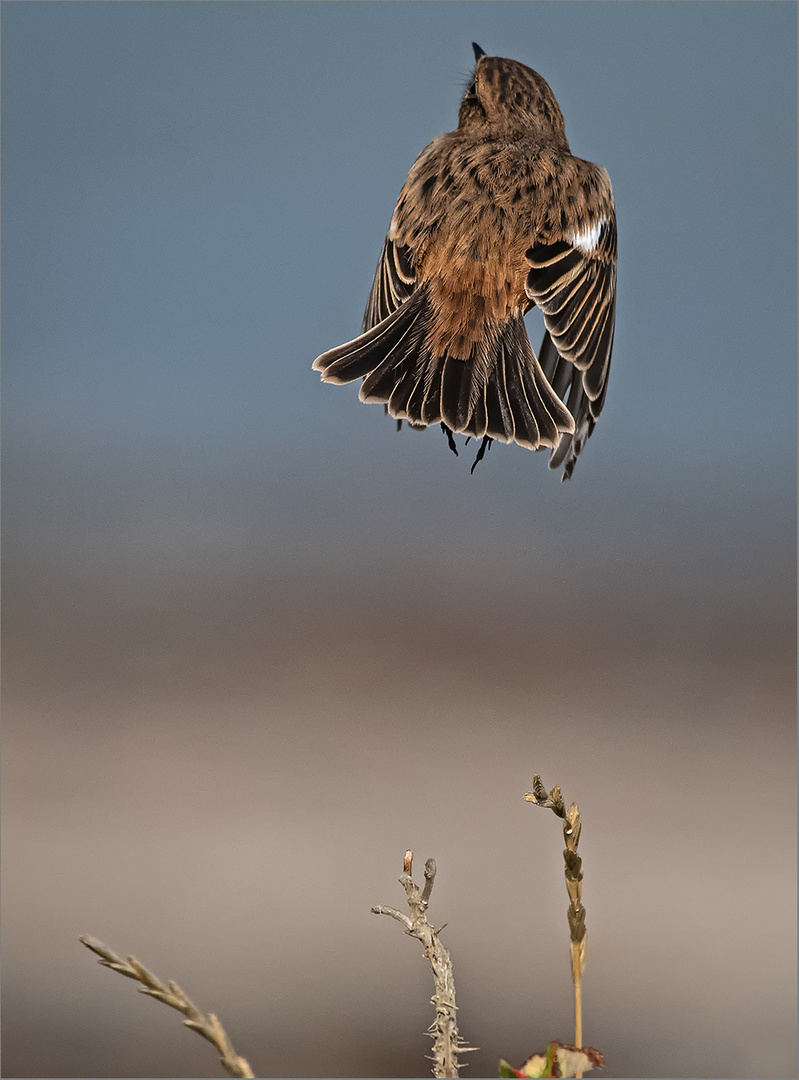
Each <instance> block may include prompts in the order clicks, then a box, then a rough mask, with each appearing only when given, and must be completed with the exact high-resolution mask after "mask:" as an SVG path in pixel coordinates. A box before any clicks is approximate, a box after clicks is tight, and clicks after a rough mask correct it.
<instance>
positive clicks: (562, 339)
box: [313, 43, 617, 480]
mask: <svg viewBox="0 0 799 1080" xmlns="http://www.w3.org/2000/svg"><path fill="white" fill-rule="evenodd" d="M472 47H473V49H474V56H475V66H474V71H473V73H472V76H471V78H470V80H469V82H468V85H467V86H466V89H465V91H464V93H463V97H462V100H461V104H460V110H459V113H458V127H457V129H456V130H455V131H451V132H447V133H445V134H443V135H439V136H437V137H436V138H434V139H433V141H432V142H430V143H429V144H428V145H427V146H426V147H425V148H424V150H422V152H421V154H419V156H418V157H417V159H416V161H415V162H414V164H413V166H412V167H411V170H410V173H409V174H408V178H407V179H406V181H405V183H404V185H403V187H402V190H401V191H400V194H399V198H398V200H397V204H396V208H395V210H394V214H393V217H392V219H391V225H390V227H389V230H388V234H387V236H386V238H385V241H384V243H383V250H382V253H381V255H380V259H379V262H378V265H377V270H376V271H375V275H374V281H373V283H372V288H371V292H370V294H369V300H368V303H367V305H366V312H365V314H364V318H363V324H362V328H361V334H360V336H358V337H356V338H354V339H353V340H352V341H349V342H347V343H346V344H344V345H340V346H338V347H337V348H335V349H331V350H330V351H328V352H325V353H323V354H322V355H321V356H318V357H317V358H316V360H315V361H314V363H313V368H314V369H315V370H316V371H319V372H321V376H322V381H323V382H329V383H334V384H343V383H349V382H352V381H354V380H356V379H361V380H362V383H361V387H360V391H359V397H360V399H361V401H365V402H377V403H382V404H383V405H384V407H385V411H386V412H387V413H388V414H389V415H390V416H392V417H394V418H395V419H396V420H397V426H398V427H401V426H402V421H403V420H404V421H406V422H407V423H408V424H409V425H410V426H411V427H412V428H426V427H430V426H433V425H440V426H441V429H442V431H443V432H444V434H445V435H446V437H447V441H448V444H449V447H450V449H451V450H453V451H454V453H455V454H457V453H458V450H457V445H456V443H455V440H454V438H453V435H454V434H457V433H460V434H464V435H466V436H467V442H468V440H469V438H474V439H475V440H478V439H479V440H481V443H480V448H479V450H478V453H477V457H476V459H475V461H474V464H473V465H472V472H474V469H475V466H476V465H477V463H478V462H479V461H480V460H481V459H482V458H483V457H484V455H485V452H486V449H487V448H489V447H490V446H491V444H492V442H493V441H494V440H498V441H500V442H503V443H514V442H515V443H517V444H518V445H520V446H522V447H526V448H527V449H528V450H533V451H538V450H542V449H545V448H548V449H549V450H550V459H549V467H550V469H558V468H561V467H562V469H563V472H562V476H561V479H562V480H567V479H569V478H570V477H571V475H572V473H573V471H574V467H575V463H576V461H577V457H578V456H579V454H580V453H581V451H582V450H583V447H584V446H585V443H586V440H587V439H588V438H589V436H590V435H591V433H592V432H593V430H594V426H595V424H596V421H597V419H598V418H599V415H600V413H601V411H602V407H603V405H604V403H605V395H606V391H607V385H608V373H609V370H610V359H611V353H612V350H613V337H614V330H615V320H616V314H615V313H616V256H617V237H616V211H615V205H614V201H613V191H612V187H611V182H610V177H609V175H608V173H607V171H606V170H605V169H604V168H602V167H601V166H599V165H595V164H593V163H592V162H590V161H584V160H582V159H581V158H578V157H575V156H573V155H572V153H571V150H570V148H569V143H568V141H567V139H566V133H565V126H564V120H563V114H562V112H561V110H560V107H559V105H558V103H557V101H556V100H555V95H554V94H553V92H552V90H551V89H550V87H549V85H548V83H547V82H546V81H545V80H544V78H543V77H542V76H541V75H539V74H538V72H536V71H533V69H532V68H529V67H527V66H526V65H525V64H522V63H520V62H519V61H516V60H509V59H505V58H504V57H500V56H488V55H486V53H485V51H484V50H483V49H482V48H481V47H480V46H479V45H477V44H474V43H473V46H472ZM533 307H538V308H540V310H541V312H542V314H543V320H544V326H545V333H544V336H543V340H542V343H541V347H540V349H539V351H538V356H536V355H535V353H534V351H533V348H532V346H531V344H530V340H529V337H528V335H527V330H526V327H525V323H524V315H525V313H526V312H528V311H529V310H531V309H532V308H533Z"/></svg>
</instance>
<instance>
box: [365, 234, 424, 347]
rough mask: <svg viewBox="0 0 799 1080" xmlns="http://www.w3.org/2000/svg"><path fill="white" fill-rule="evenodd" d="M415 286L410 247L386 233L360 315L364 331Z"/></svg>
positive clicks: (401, 302) (389, 313)
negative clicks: (369, 290)
mask: <svg viewBox="0 0 799 1080" xmlns="http://www.w3.org/2000/svg"><path fill="white" fill-rule="evenodd" d="M415 288H416V271H415V269H414V266H413V258H412V256H411V249H410V248H409V247H406V246H405V245H404V244H399V243H397V242H395V241H394V240H392V239H391V238H390V237H388V236H387V237H386V239H385V243H384V244H383V252H382V254H381V256H380V260H379V262H378V264H377V269H376V270H375V277H374V281H373V282H372V291H371V292H370V293H369V301H368V303H367V305H366V311H365V313H364V316H363V333H366V331H367V330H371V329H372V327H373V326H377V324H378V323H379V322H382V321H383V319H387V318H388V316H389V315H391V314H393V312H395V311H396V310H397V308H398V307H399V306H400V304H404V303H405V301H406V300H407V299H408V297H409V296H410V295H411V293H412V292H413V290H414V289H415Z"/></svg>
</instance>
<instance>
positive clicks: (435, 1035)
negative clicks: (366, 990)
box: [372, 851, 475, 1077]
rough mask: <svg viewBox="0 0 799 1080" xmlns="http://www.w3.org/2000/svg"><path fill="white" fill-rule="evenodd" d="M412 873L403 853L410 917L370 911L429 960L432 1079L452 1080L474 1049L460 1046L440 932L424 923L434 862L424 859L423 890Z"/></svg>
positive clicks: (410, 856)
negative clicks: (392, 923)
mask: <svg viewBox="0 0 799 1080" xmlns="http://www.w3.org/2000/svg"><path fill="white" fill-rule="evenodd" d="M412 870H413V852H412V851H406V852H405V859H404V862H403V871H402V877H401V878H400V879H399V881H400V885H402V887H403V888H404V889H405V895H406V896H407V898H408V909H409V911H410V913H411V914H410V918H409V917H408V916H407V915H403V914H402V912H401V911H397V909H396V908H390V907H383V906H382V905H377V906H375V907H373V908H372V911H373V912H374V914H375V915H389V916H391V918H392V919H396V920H397V922H400V923H402V925H403V926H404V927H405V932H406V934H410V936H411V937H415V938H417V939H418V940H419V941H421V943H422V944H423V945H424V955H425V956H426V957H427V959H428V960H429V961H430V965H431V967H432V969H433V982H434V984H435V993H434V994H433V997H432V999H431V1001H432V1004H433V1005H435V1009H436V1016H435V1020H434V1021H433V1023H432V1025H431V1026H430V1028H429V1032H430V1035H431V1037H432V1039H433V1055H432V1058H431V1060H432V1062H433V1076H435V1077H456V1076H457V1075H458V1054H459V1053H461V1054H463V1053H466V1052H468V1051H469V1050H474V1049H475V1047H473V1046H464V1044H463V1043H462V1041H461V1039H460V1036H459V1035H458V1024H457V1020H456V1018H455V1013H456V1011H457V1007H456V1005H455V982H454V978H453V975H452V961H451V960H450V956H449V953H448V951H447V950H446V949H445V948H444V946H443V945H442V944H441V941H440V939H439V934H440V933H441V930H443V929H444V928H443V926H442V927H441V930H436V929H435V927H434V926H433V925H432V923H430V922H429V921H428V918H427V905H428V904H429V902H430V895H431V893H432V891H433V884H434V882H435V877H436V863H435V859H428V860H427V862H426V863H425V867H424V877H425V884H424V889H423V890H420V889H419V886H418V885H417V884H416V882H415V881H414V880H413V877H412V876H411V874H412Z"/></svg>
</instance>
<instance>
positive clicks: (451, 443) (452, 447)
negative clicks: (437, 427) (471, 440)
mask: <svg viewBox="0 0 799 1080" xmlns="http://www.w3.org/2000/svg"><path fill="white" fill-rule="evenodd" d="M441 430H442V431H443V432H444V434H445V435H446V436H447V445H448V446H449V448H450V450H451V451H452V453H453V454H454V455H455V457H457V456H458V448H457V446H456V445H455V440H454V439H453V437H452V428H449V427H447V425H446V424H445V423H444V421H443V420H442V421H441Z"/></svg>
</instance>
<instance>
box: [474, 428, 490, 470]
mask: <svg viewBox="0 0 799 1080" xmlns="http://www.w3.org/2000/svg"><path fill="white" fill-rule="evenodd" d="M493 441H494V440H493V439H492V438H491V436H490V435H484V436H483V441H482V442H481V443H480V449H479V450H478V451H477V457H476V458H475V459H474V464H473V465H472V467H471V469H469V473H470V475H471V473H473V472H474V470H475V469H476V468H477V465H478V462H480V461H482V460H483V458H484V457H485V455H486V450H490V448H491V443H492V442H493Z"/></svg>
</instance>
